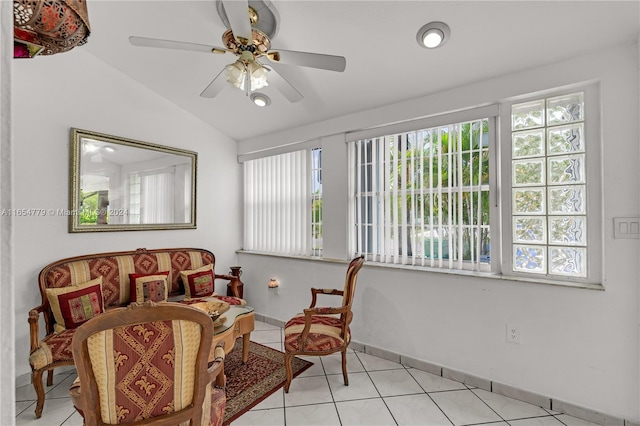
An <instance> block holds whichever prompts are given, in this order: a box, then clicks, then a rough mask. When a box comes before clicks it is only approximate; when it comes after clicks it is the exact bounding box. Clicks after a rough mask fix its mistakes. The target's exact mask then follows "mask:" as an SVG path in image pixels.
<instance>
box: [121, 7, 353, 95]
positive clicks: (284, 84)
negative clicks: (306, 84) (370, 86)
mask: <svg viewBox="0 0 640 426" xmlns="http://www.w3.org/2000/svg"><path fill="white" fill-rule="evenodd" d="M218 2H219V3H218V12H219V13H220V15H221V17H222V18H223V22H225V24H227V23H228V27H229V29H228V30H227V31H226V32H225V33H224V34H223V35H222V42H223V43H224V45H225V46H226V47H217V46H209V45H205V44H197V43H188V42H182V41H173V40H162V39H156V38H149V37H138V36H130V37H129V42H130V43H131V44H132V45H134V46H142V47H157V48H164V49H178V50H190V51H196V52H204V53H215V54H224V53H233V54H234V55H236V56H237V57H238V59H237V60H236V61H235V62H233V63H232V64H229V65H227V66H226V67H225V68H223V69H222V71H220V73H219V74H218V75H217V76H216V77H215V78H214V79H213V80H212V81H211V83H209V85H208V86H207V87H206V88H205V89H204V91H203V92H202V93H201V94H200V96H202V97H205V98H213V97H215V96H216V95H218V93H220V91H221V90H222V89H223V88H224V87H225V85H226V84H230V85H232V86H233V87H236V88H238V89H240V90H242V91H244V92H245V94H246V95H247V96H249V94H250V93H251V92H253V91H255V90H259V89H261V88H263V87H265V86H267V85H272V86H274V87H275V88H276V89H278V90H279V91H280V92H281V93H282V94H283V95H284V96H285V98H287V99H288V100H289V101H290V102H298V101H300V100H302V99H303V96H302V94H301V93H300V92H299V91H298V90H297V89H296V88H295V87H293V85H291V83H289V82H288V81H287V80H286V79H285V78H284V77H283V76H282V75H281V74H280V73H278V71H277V68H278V66H279V64H286V65H297V66H302V67H310V68H317V69H323V70H328V71H337V72H342V71H344V70H345V67H346V59H345V58H344V57H342V56H334V55H325V54H320V53H309V52H298V51H293V50H282V49H273V50H272V49H271V40H270V38H269V36H268V35H267V34H265V32H263V31H261V30H260V29H258V28H257V27H256V24H257V23H258V21H259V16H258V12H256V8H254V7H252V6H250V5H249V1H248V0H240V1H239V0H218ZM270 7H271V8H272V7H273V5H272V4H271V5H270ZM224 18H226V19H224ZM263 59H266V60H267V61H268V65H265V64H263V63H262V60H263Z"/></svg>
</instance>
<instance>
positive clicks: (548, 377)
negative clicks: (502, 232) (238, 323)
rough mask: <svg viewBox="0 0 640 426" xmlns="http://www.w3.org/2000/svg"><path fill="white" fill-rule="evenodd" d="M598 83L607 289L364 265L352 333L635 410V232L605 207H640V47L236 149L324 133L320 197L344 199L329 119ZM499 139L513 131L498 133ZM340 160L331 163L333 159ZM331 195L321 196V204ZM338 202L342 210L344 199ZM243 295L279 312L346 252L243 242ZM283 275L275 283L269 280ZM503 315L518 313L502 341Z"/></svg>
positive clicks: (329, 226)
mask: <svg viewBox="0 0 640 426" xmlns="http://www.w3.org/2000/svg"><path fill="white" fill-rule="evenodd" d="M587 81H598V82H599V84H600V87H601V103H602V123H603V127H602V135H603V139H602V144H603V159H602V164H603V168H602V170H601V173H602V175H603V197H602V207H603V209H604V214H603V217H604V220H603V224H602V225H603V244H604V247H603V251H604V259H603V262H604V281H603V285H604V286H605V288H606V290H605V291H594V290H585V289H576V288H565V287H559V286H551V285H543V284H530V283H521V282H514V281H507V280H500V279H494V278H474V277H470V276H461V275H449V274H443V273H432V272H419V271H411V270H402V269H388V268H381V267H373V266H367V265H366V264H365V267H364V268H363V270H362V271H361V273H360V277H359V282H358V290H357V291H356V300H355V303H354V310H355V314H354V322H353V325H352V331H353V338H354V340H357V341H358V342H361V343H364V344H367V345H372V346H376V347H380V348H384V349H388V350H390V351H392V352H396V353H400V354H403V355H407V356H410V357H413V358H418V359H422V360H425V361H429V362H432V363H435V364H439V365H442V366H445V367H449V368H452V369H456V370H461V371H464V372H467V373H470V374H473V375H476V376H480V377H483V378H487V379H490V380H493V381H497V382H501V383H503V384H507V385H511V386H514V387H516V388H520V389H524V390H528V391H531V392H534V393H537V394H540V395H545V396H548V397H551V398H555V399H558V400H561V401H565V402H568V403H572V404H575V405H577V406H580V407H584V408H590V409H592V410H596V411H599V412H602V413H605V414H609V415H612V416H616V417H622V418H626V419H630V420H635V421H636V422H638V421H640V411H639V406H640V404H639V401H640V394H639V383H638V378H639V377H640V373H639V369H640V343H639V338H638V316H639V312H640V309H639V300H640V297H639V291H638V285H639V281H640V262H638V260H639V259H640V241H639V240H623V239H615V240H614V239H613V218H614V217H628V216H635V217H637V216H640V194H639V191H638V184H639V183H640V174H639V171H638V166H637V165H638V162H639V161H640V151H639V146H640V144H639V143H638V136H639V130H638V115H639V109H638V48H637V46H636V45H625V46H618V47H614V48H611V49H608V50H606V51H602V52H599V53H594V54H592V55H589V56H583V57H580V58H572V59H570V60H567V61H566V62H562V63H558V64H553V65H547V66H542V67H540V68H537V69H532V70H528V71H524V72H521V73H517V74H512V75H506V76H501V77H497V78H495V79H491V80H488V81H482V82H478V83H476V84H472V85H469V86H466V87H459V88H456V89H453V90H449V91H446V92H441V93H436V94H433V95H431V96H427V97H423V98H419V99H414V100H410V101H406V102H402V103H398V104H395V105H389V106H387V107H382V108H377V109H374V110H371V111H363V112H360V113H356V114H352V115H348V116H343V117H340V118H336V119H333V120H328V121H325V122H322V123H316V124H314V125H310V126H304V127H300V128H296V129H289V130H287V131H284V132H280V133H277V134H272V135H265V136H263V137H259V138H254V139H249V140H244V141H240V142H239V153H241V154H242V153H248V152H251V151H254V150H257V149H260V148H266V147H269V146H275V145H277V144H284V143H288V142H293V141H299V140H308V139H313V138H317V137H323V136H324V135H334V136H330V137H327V138H325V139H324V141H323V143H324V145H323V156H325V157H324V158H323V168H324V170H323V171H324V173H323V176H328V177H330V179H331V182H334V184H333V185H328V184H327V182H326V181H325V184H324V185H323V190H324V194H323V196H324V198H325V199H326V200H327V204H328V203H329V202H331V203H339V200H346V194H345V192H346V188H345V185H344V184H340V182H346V181H347V169H346V167H345V166H346V163H345V161H344V157H345V155H346V148H345V146H344V138H341V137H340V136H339V135H338V136H335V134H336V133H341V132H345V131H348V130H354V129H360V128H366V127H369V126H374V125H380V124H384V123H387V122H394V121H398V120H403V119H405V120H406V119H410V118H414V117H418V116H425V115H430V114H434V113H438V112H444V111H451V110H456V109H459V108H464V107H470V106H475V105H481V104H484V103H492V102H497V101H500V100H504V99H507V98H510V97H514V96H518V95H521V94H527V93H531V92H536V91H541V90H546V89H551V88H554V87H560V86H565V85H569V84H574V83H580V82H587ZM502 143H509V142H508V140H503V141H502ZM336 164H337V165H338V166H337V167H336V166H335V165H336ZM327 210H328V208H327V207H326V206H325V212H326V211H327ZM345 213H346V212H345ZM346 223H347V218H346V214H344V213H343V214H341V215H331V216H327V217H325V218H324V220H323V224H324V230H325V238H327V239H329V241H326V242H325V246H326V247H328V249H329V252H328V253H325V255H326V256H327V257H336V258H343V259H344V258H345V255H344V253H345V252H346V248H345V247H346V241H344V238H345V237H344V236H345V230H346ZM238 259H239V264H241V265H243V269H244V275H243V278H242V279H243V281H244V282H245V297H246V298H247V299H249V301H250V302H251V304H252V305H253V306H254V307H255V308H256V311H257V312H259V313H263V314H265V315H266V316H269V317H273V318H276V319H280V320H286V319H288V318H289V317H290V316H292V315H293V314H295V313H296V312H299V311H300V310H301V309H302V308H303V307H306V306H308V303H309V302H310V292H309V287H325V288H326V287H334V286H337V287H338V288H339V287H341V286H342V283H343V282H344V272H345V268H346V265H344V264H335V263H328V262H318V261H315V262H314V261H307V260H292V259H286V258H277V257H267V256H259V255H250V254H239V255H238ZM272 276H274V277H277V278H279V279H280V281H281V283H282V284H281V287H280V288H279V289H278V290H277V291H269V290H268V289H267V280H268V278H270V277H272ZM507 323H515V324H519V325H520V326H521V332H522V342H521V344H520V345H514V344H511V343H507V342H506V339H505V336H506V333H505V327H506V324H507Z"/></svg>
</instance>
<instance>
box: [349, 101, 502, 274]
mask: <svg viewBox="0 0 640 426" xmlns="http://www.w3.org/2000/svg"><path fill="white" fill-rule="evenodd" d="M487 112H491V113H492V114H493V115H495V114H496V113H497V109H490V110H486V109H485V110H481V111H477V112H476V113H475V114H474V112H471V113H469V112H467V113H465V114H463V115H464V116H474V115H477V117H474V118H471V119H468V118H466V117H465V118H464V120H460V121H458V120H456V118H462V117H461V115H460V114H452V115H451V116H449V117H446V116H441V117H438V118H437V119H435V120H432V121H433V122H434V123H437V124H436V125H432V126H429V122H430V120H423V121H421V122H419V123H406V124H404V125H403V126H404V127H411V126H412V125H413V126H416V127H414V129H410V130H405V129H398V130H399V131H394V132H389V133H385V134H383V135H381V136H375V137H363V138H360V139H357V140H354V141H353V142H351V143H350V144H349V155H350V164H353V172H352V176H351V178H352V192H353V235H352V237H351V240H352V244H353V249H354V251H355V253H356V254H364V255H365V256H366V257H367V259H368V260H369V261H372V262H379V263H393V264H405V265H418V266H428V267H435V268H446V269H469V270H486V271H488V270H490V258H491V232H490V231H491V227H490V212H491V203H490V167H489V159H490V149H491V148H490V143H489V142H490V140H491V138H492V133H493V132H494V128H493V127H494V125H493V121H494V118H493V115H492V116H488V115H485V116H483V115H481V114H482V113H487ZM448 119H449V120H451V121H449V122H447V120H448ZM438 122H440V123H442V124H440V123H438ZM420 124H423V125H425V127H417V126H419V125H420ZM403 126H400V127H403ZM390 130H395V129H393V128H391V129H390Z"/></svg>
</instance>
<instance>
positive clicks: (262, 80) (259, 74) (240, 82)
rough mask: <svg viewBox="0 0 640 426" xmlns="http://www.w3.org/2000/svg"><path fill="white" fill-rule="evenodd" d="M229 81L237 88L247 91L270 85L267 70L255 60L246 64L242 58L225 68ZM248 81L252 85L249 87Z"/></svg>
mask: <svg viewBox="0 0 640 426" xmlns="http://www.w3.org/2000/svg"><path fill="white" fill-rule="evenodd" d="M225 75H226V77H227V82H228V83H229V84H231V85H232V86H233V87H235V88H236V89H240V90H243V91H247V89H249V90H248V91H247V92H253V91H254V90H260V89H262V88H264V87H266V86H268V85H269V83H268V81H267V77H268V72H267V70H266V69H265V68H264V67H263V66H262V65H260V64H259V63H257V62H255V61H251V62H249V63H247V64H245V63H244V62H243V61H242V60H237V61H235V62H234V63H232V64H229V65H227V67H226V68H225ZM247 82H250V86H249V87H248V88H247Z"/></svg>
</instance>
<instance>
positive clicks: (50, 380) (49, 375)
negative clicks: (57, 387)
mask: <svg viewBox="0 0 640 426" xmlns="http://www.w3.org/2000/svg"><path fill="white" fill-rule="evenodd" d="M47 386H53V368H52V369H51V370H47Z"/></svg>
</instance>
